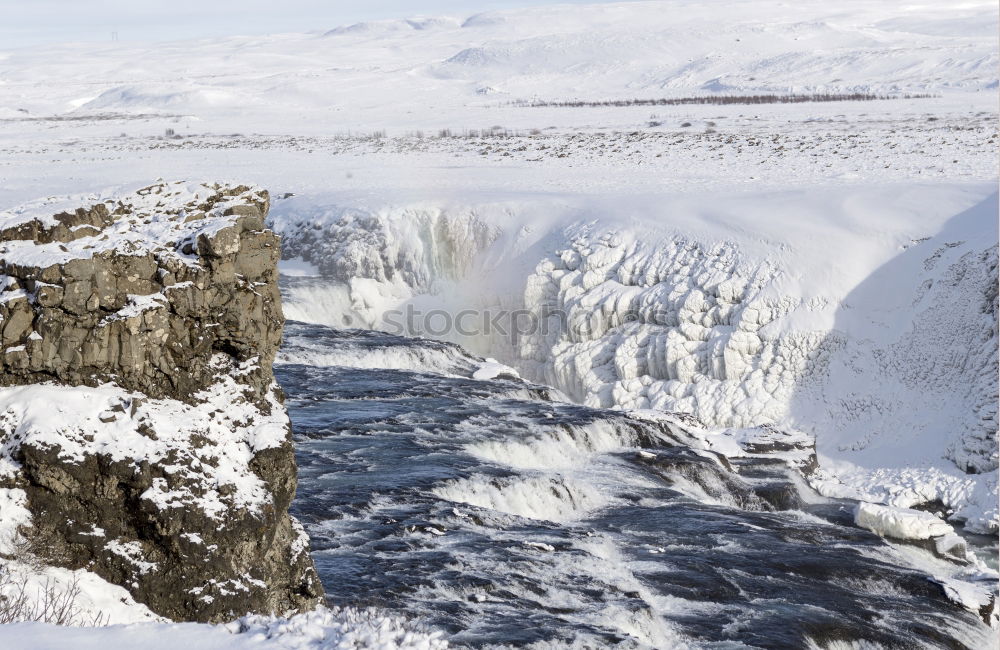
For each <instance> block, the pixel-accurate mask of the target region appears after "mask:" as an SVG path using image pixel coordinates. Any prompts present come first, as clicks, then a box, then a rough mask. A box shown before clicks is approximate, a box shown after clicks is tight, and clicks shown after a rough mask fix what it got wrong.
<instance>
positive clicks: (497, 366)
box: [472, 359, 518, 380]
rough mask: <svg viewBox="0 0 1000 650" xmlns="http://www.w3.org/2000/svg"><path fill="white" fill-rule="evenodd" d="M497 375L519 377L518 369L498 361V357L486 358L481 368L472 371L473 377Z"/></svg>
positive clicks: (494, 377)
mask: <svg viewBox="0 0 1000 650" xmlns="http://www.w3.org/2000/svg"><path fill="white" fill-rule="evenodd" d="M497 377H514V378H516V377H518V374H517V371H516V370H514V369H513V368H511V367H510V366H507V365H504V364H502V363H500V362H498V361H497V360H496V359H486V360H485V361H483V362H482V364H480V366H479V368H478V369H477V370H476V371H475V372H474V373H472V378H473V379H481V380H486V379H496V378H497Z"/></svg>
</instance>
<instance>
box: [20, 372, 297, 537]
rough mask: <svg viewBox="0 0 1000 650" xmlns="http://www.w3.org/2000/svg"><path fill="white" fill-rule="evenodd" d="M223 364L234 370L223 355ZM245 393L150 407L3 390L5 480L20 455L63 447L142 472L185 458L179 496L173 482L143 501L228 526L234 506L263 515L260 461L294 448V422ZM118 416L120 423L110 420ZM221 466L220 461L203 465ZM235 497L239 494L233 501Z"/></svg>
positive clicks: (72, 394)
mask: <svg viewBox="0 0 1000 650" xmlns="http://www.w3.org/2000/svg"><path fill="white" fill-rule="evenodd" d="M217 363H219V364H223V363H224V361H223V360H222V359H221V356H220V358H219V359H218V360H217ZM240 394H241V393H240V388H239V385H238V384H237V383H236V382H235V380H233V379H232V377H229V376H227V375H225V374H224V373H223V376H222V377H221V378H220V380H219V382H218V383H217V384H215V385H213V386H211V387H209V388H208V389H206V390H204V391H201V392H200V393H197V394H196V395H195V396H194V399H195V401H194V402H193V403H191V404H186V403H183V402H180V401H177V400H170V399H159V400H154V399H149V398H148V397H146V396H144V395H138V394H132V393H130V392H128V391H125V390H123V389H121V388H119V387H117V386H113V385H104V386H98V387H93V388H90V387H82V386H81V387H69V386H61V385H56V384H35V385H29V386H13V387H6V388H0V422H3V424H4V426H5V427H6V428H7V429H8V430H9V431H11V432H13V435H12V436H11V437H9V438H7V442H6V444H5V446H4V448H3V450H2V454H0V472H2V474H0V475H2V476H4V477H7V478H14V477H16V473H17V471H18V469H19V465H18V463H17V461H16V460H15V458H16V456H17V447H18V446H19V445H24V444H31V445H33V446H41V447H55V448H58V449H59V455H60V457H61V458H64V459H66V460H68V461H82V460H83V459H84V458H85V457H86V456H88V455H93V454H103V455H107V456H108V457H109V458H111V459H112V460H116V461H117V460H131V461H133V462H135V463H137V464H138V463H140V462H144V461H147V462H158V461H162V460H164V459H167V458H178V459H184V460H182V461H180V462H177V463H174V464H172V465H171V466H170V471H171V472H172V473H173V474H174V475H175V476H176V477H177V479H176V480H175V481H174V485H175V489H170V488H168V487H167V481H166V480H165V479H156V480H155V481H154V487H152V488H150V489H149V490H147V491H146V493H144V494H143V496H142V498H143V499H146V500H149V501H151V502H153V503H155V504H156V505H157V506H158V507H160V508H175V507H182V506H185V507H187V506H191V507H197V508H199V509H200V510H202V511H203V512H205V513H206V514H207V515H208V516H211V517H221V516H222V515H224V513H226V512H227V511H228V510H229V509H230V508H232V507H234V506H235V507H240V508H248V509H250V510H252V511H258V510H259V509H261V508H263V507H265V506H267V505H269V504H270V493H269V492H268V490H267V486H266V485H265V484H264V483H263V482H262V481H261V480H260V479H259V478H258V477H257V476H256V475H255V474H254V473H253V471H252V470H251V468H250V462H251V460H252V459H253V455H254V454H255V453H256V452H258V451H261V450H263V449H269V448H272V447H276V446H280V445H282V444H284V442H285V440H286V437H287V415H286V413H285V410H284V409H283V408H282V407H281V405H280V404H279V403H278V402H277V400H276V399H275V398H274V397H270V398H269V399H271V401H272V404H271V406H272V410H271V414H270V415H265V414H263V413H261V412H260V411H259V410H258V409H257V408H256V407H255V406H254V405H253V404H251V403H249V402H247V401H245V400H241V399H239V398H235V399H234V396H237V395H240ZM133 407H134V413H133V412H132V411H133ZM108 415H111V416H113V417H114V419H113V420H111V421H105V420H109V419H110V418H109V417H107V416H108ZM102 417H103V418H104V419H103V420H102ZM140 423H145V424H146V425H147V426H149V427H151V428H152V430H153V431H155V432H156V437H155V438H151V437H148V436H146V435H143V433H142V430H143V429H144V427H140V426H139V425H140ZM192 423H195V425H194V426H192ZM192 436H204V438H205V439H207V440H209V441H210V444H208V445H205V446H202V447H201V448H199V446H198V445H194V444H191V442H190V438H191V437H192ZM213 457H217V459H218V460H217V462H216V461H213V462H201V460H200V459H201V458H205V459H211V458H213ZM198 486H200V487H198ZM230 488H232V494H231V495H229V496H227V497H223V494H224V493H225V492H227V491H228V490H229V489H230ZM11 492H13V494H11V496H10V497H8V498H9V499H16V498H17V495H16V492H17V491H8V494H10V493H11ZM3 512H4V516H3V519H2V521H6V520H8V519H9V520H10V521H11V522H20V523H23V521H22V520H23V517H21V516H19V515H17V514H16V513H17V512H18V510H17V509H16V508H11V509H10V510H8V509H7V508H6V507H5V508H4V509H3ZM8 513H11V514H8ZM11 525H13V524H11ZM4 528H5V529H6V528H7V526H6V525H5V526H4ZM114 543H115V542H114V541H113V540H111V541H109V549H111V550H112V551H113V552H117V553H120V554H122V553H124V554H128V551H129V549H127V548H118V547H114V548H112V546H111V545H113V544H114Z"/></svg>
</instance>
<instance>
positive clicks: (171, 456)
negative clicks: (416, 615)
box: [0, 183, 322, 621]
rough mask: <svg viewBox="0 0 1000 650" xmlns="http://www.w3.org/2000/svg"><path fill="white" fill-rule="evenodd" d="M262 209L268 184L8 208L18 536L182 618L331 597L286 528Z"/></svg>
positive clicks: (2, 319) (8, 352) (8, 400)
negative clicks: (20, 516)
mask: <svg viewBox="0 0 1000 650" xmlns="http://www.w3.org/2000/svg"><path fill="white" fill-rule="evenodd" d="M267 207H268V199H267V194H266V192H264V191H261V190H255V189H251V188H248V187H220V186H206V185H198V186H183V185H180V184H174V183H170V184H168V183H163V184H159V185H155V186H153V187H151V188H146V189H145V190H140V191H139V192H138V193H136V194H133V195H129V196H126V197H123V198H119V199H116V200H114V201H105V202H100V203H97V204H96V205H93V206H92V207H89V208H83V209H79V210H75V211H73V212H63V213H61V214H58V215H56V216H55V217H46V216H41V217H30V216H29V217H25V218H22V217H20V215H17V216H15V217H9V216H7V215H8V214H9V213H6V214H2V213H0V235H2V237H3V241H2V243H0V285H2V286H3V289H2V290H0V337H2V347H3V350H2V352H0V385H5V386H8V388H0V445H2V449H3V451H2V452H0V455H4V456H6V458H5V459H0V460H8V461H10V462H9V463H0V467H2V469H0V487H2V488H8V489H11V488H13V489H19V490H23V491H24V493H25V494H26V506H27V508H28V510H29V511H30V512H31V516H32V526H31V528H30V529H27V530H22V531H21V533H22V535H23V536H24V537H25V538H26V539H28V540H30V546H31V547H32V549H33V550H34V552H35V553H36V554H37V555H39V556H40V557H41V558H42V559H43V560H45V561H47V562H49V563H51V564H55V565H58V566H64V567H67V568H72V569H77V568H86V569H88V570H90V571H93V572H95V573H97V574H98V575H100V576H101V577H103V578H104V579H106V580H108V581H110V582H113V583H116V584H119V585H122V586H124V587H125V588H126V589H128V590H129V591H130V592H131V593H132V594H133V595H134V597H135V598H136V600H138V601H140V602H142V603H145V604H146V605H147V606H148V607H149V608H150V609H152V610H153V611H154V612H156V613H158V614H161V615H164V616H167V617H169V618H172V619H175V620H196V621H222V620H228V619H231V618H234V617H236V616H240V615H243V614H245V613H247V612H262V613H279V614H283V613H287V612H291V611H296V610H301V609H305V608H308V607H310V606H312V605H314V604H315V603H317V602H318V600H319V598H320V596H321V595H322V590H321V587H320V583H319V581H318V579H317V578H316V575H315V570H314V568H313V564H312V560H311V558H310V556H309V553H308V538H307V537H306V536H305V533H304V531H303V530H302V528H301V526H299V525H298V523H297V522H296V521H295V520H294V519H292V518H291V517H290V516H289V514H288V507H289V505H290V503H291V500H292V498H293V496H294V494H295V486H296V468H295V459H294V455H293V449H292V445H291V438H290V430H289V426H288V417H287V414H286V412H285V410H284V407H283V406H282V404H281V395H280V391H279V389H278V388H277V384H275V382H274V379H273V375H272V373H271V363H272V361H273V359H274V355H275V353H276V351H277V348H278V345H279V343H280V341H281V332H282V325H283V322H284V318H283V316H282V313H281V305H280V298H279V293H278V288H277V268H276V264H277V261H278V259H279V256H280V253H279V242H278V238H277V236H276V235H274V233H272V232H271V231H269V230H267V229H265V228H264V225H263V217H264V216H265V215H266V213H267ZM41 382H48V383H45V384H42V383H41ZM53 382H54V383H53ZM49 404H51V405H52V406H51V407H48V406H47V405H49ZM53 410H54V411H58V413H57V414H53V413H52V411H53ZM11 468H16V469H11Z"/></svg>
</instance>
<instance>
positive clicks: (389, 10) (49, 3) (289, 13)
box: [0, 0, 600, 50]
mask: <svg viewBox="0 0 1000 650" xmlns="http://www.w3.org/2000/svg"><path fill="white" fill-rule="evenodd" d="M598 1H600V0H561V2H562V3H563V4H593V3H595V2H598ZM558 3H559V0H169V1H162V0H161V1H151V0H0V50H3V49H6V48H15V47H24V46H31V45H42V44H48V43H60V42H66V41H111V40H112V33H113V32H114V33H117V36H118V39H119V40H122V41H143V40H145V41H163V40H183V39H188V38H204V37H213V36H228V35H235V34H269V33H279V32H304V31H312V30H327V29H331V28H333V27H336V26H338V25H344V24H350V23H355V22H359V21H363V20H377V19H381V18H406V17H411V16H415V15H442V14H446V15H456V16H467V15H472V14H474V13H477V12H480V11H488V10H491V9H509V8H514V7H526V6H533V5H545V4H558Z"/></svg>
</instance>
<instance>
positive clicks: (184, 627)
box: [0, 607, 448, 650]
mask: <svg viewBox="0 0 1000 650" xmlns="http://www.w3.org/2000/svg"><path fill="white" fill-rule="evenodd" d="M0 644H2V645H3V646H4V647H8V648H32V649H33V650H64V649H65V648H73V649H74V650H105V649H106V648H109V647H110V648H131V647H142V648H148V649H149V650H174V649H175V648H177V647H178V646H184V647H190V648H198V649H199V650H256V649H260V650H271V649H273V650H279V649H280V650H326V649H327V648H371V649H372V650H444V649H445V648H447V647H448V643H447V642H446V641H444V640H443V639H442V638H441V634H440V633H439V632H425V631H423V630H421V629H420V628H419V627H417V626H415V625H414V624H412V623H409V622H407V621H405V620H403V619H400V618H398V617H393V616H391V615H386V614H381V613H378V612H374V611H365V610H353V609H327V608H325V607H320V608H318V609H317V610H315V611H313V612H308V613H305V614H299V615H297V616H293V617H291V618H287V619H286V618H274V617H267V616H247V617H244V618H242V619H239V620H238V621H235V622H233V623H230V624H228V625H206V624H199V623H146V624H130V625H111V626H108V627H103V628H93V627H91V628H87V627H58V626H54V625H47V624H44V623H15V624H12V625H4V626H0Z"/></svg>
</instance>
